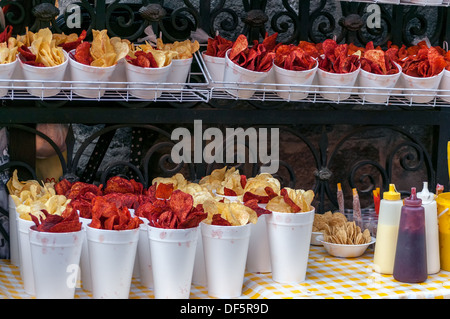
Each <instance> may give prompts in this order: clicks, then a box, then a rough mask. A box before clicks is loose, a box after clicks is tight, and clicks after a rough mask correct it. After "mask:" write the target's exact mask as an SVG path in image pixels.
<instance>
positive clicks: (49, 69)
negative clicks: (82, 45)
mask: <svg viewBox="0 0 450 319" xmlns="http://www.w3.org/2000/svg"><path fill="white" fill-rule="evenodd" d="M62 51H63V55H64V62H63V63H61V64H58V65H55V66H34V65H29V64H26V63H24V62H23V61H22V60H21V59H20V58H19V59H18V60H19V61H20V64H21V65H22V67H23V68H24V69H25V70H27V71H32V72H36V73H41V72H53V71H56V70H58V69H60V68H61V67H64V66H65V65H67V64H68V63H69V55H68V54H67V52H66V51H64V50H62ZM16 60H17V59H16Z"/></svg>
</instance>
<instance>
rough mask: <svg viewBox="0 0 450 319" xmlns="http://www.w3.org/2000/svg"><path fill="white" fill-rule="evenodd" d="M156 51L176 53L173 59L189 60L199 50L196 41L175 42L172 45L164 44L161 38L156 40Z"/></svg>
mask: <svg viewBox="0 0 450 319" xmlns="http://www.w3.org/2000/svg"><path fill="white" fill-rule="evenodd" d="M156 49H158V50H161V51H169V52H176V56H174V57H173V59H178V60H183V59H190V58H192V56H193V55H194V53H195V52H197V51H198V50H199V49H200V44H199V43H198V41H197V40H194V41H190V40H184V41H175V42H173V43H164V42H163V41H162V39H161V38H158V39H157V40H156Z"/></svg>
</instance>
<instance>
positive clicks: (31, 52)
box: [18, 28, 69, 98]
mask: <svg viewBox="0 0 450 319" xmlns="http://www.w3.org/2000/svg"><path fill="white" fill-rule="evenodd" d="M18 52H19V60H20V62H21V63H20V64H21V66H22V72H23V75H24V77H25V79H26V80H27V86H28V87H29V89H28V90H27V91H28V93H29V94H31V95H33V96H37V97H40V98H43V97H50V96H54V95H57V94H58V93H59V92H60V91H61V87H62V83H61V82H62V81H63V80H64V75H65V71H66V68H67V65H68V63H69V62H68V55H67V53H66V52H65V51H64V50H63V48H62V47H58V46H56V42H55V41H54V40H53V35H52V32H51V31H50V29H48V28H45V29H41V30H39V31H38V32H37V33H35V34H34V40H33V41H32V42H31V45H30V46H29V47H27V46H26V45H22V46H20V47H19V48H18Z"/></svg>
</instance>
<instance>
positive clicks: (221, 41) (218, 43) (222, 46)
mask: <svg viewBox="0 0 450 319" xmlns="http://www.w3.org/2000/svg"><path fill="white" fill-rule="evenodd" d="M232 46H233V41H231V40H227V39H225V38H223V37H221V36H220V35H218V34H217V35H216V36H215V37H214V38H208V44H207V46H206V51H205V54H206V55H209V56H213V57H217V58H224V57H225V53H226V52H227V51H228V50H229V49H231V47H232Z"/></svg>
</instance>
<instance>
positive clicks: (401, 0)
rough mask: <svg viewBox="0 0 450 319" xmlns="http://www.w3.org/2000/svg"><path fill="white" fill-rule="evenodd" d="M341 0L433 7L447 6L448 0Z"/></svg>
mask: <svg viewBox="0 0 450 319" xmlns="http://www.w3.org/2000/svg"><path fill="white" fill-rule="evenodd" d="M339 1H341V2H363V3H376V4H395V5H408V6H410V5H415V6H434V7H448V6H449V5H450V1H448V0H444V1H442V2H440V1H436V0H423V1H419V0H416V1H414V0H413V1H411V0H339Z"/></svg>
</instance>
